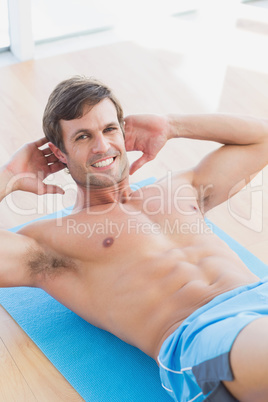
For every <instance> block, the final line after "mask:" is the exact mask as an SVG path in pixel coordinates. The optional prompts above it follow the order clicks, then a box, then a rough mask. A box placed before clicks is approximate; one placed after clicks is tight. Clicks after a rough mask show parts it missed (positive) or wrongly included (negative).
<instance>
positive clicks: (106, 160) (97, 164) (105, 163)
mask: <svg viewBox="0 0 268 402" xmlns="http://www.w3.org/2000/svg"><path fill="white" fill-rule="evenodd" d="M113 160H114V158H108V159H105V161H101V162H97V163H94V165H92V166H94V167H97V168H98V167H104V166H108V165H110V164H111V163H112V162H113Z"/></svg>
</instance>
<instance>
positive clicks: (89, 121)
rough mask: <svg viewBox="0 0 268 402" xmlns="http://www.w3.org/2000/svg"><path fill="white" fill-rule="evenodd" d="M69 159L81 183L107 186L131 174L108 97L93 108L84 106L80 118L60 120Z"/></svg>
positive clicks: (74, 176)
mask: <svg viewBox="0 0 268 402" xmlns="http://www.w3.org/2000/svg"><path fill="white" fill-rule="evenodd" d="M60 124H61V128H62V135H63V142H64V145H65V149H66V153H62V156H63V159H62V158H61V161H62V162H64V163H66V164H67V166H68V169H69V171H70V174H71V175H72V177H73V179H74V180H75V181H76V183H77V184H78V185H80V186H82V187H87V186H88V185H91V186H98V187H107V186H111V185H113V184H115V183H118V182H120V181H121V180H122V179H124V178H125V177H127V175H128V171H129V170H128V167H129V164H128V159H127V155H126V150H125V141H124V137H123V133H122V130H121V127H120V125H119V122H118V118H117V113H116V108H115V106H114V104H113V102H112V101H111V100H110V99H108V98H106V99H103V100H102V101H101V102H99V103H98V104H97V105H95V106H94V107H93V108H91V109H90V108H87V106H85V109H84V114H83V116H82V117H81V118H78V119H73V120H61V121H60Z"/></svg>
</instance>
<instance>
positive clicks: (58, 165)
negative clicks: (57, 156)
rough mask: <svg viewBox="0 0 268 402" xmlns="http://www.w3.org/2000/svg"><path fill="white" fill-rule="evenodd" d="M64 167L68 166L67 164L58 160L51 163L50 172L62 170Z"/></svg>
mask: <svg viewBox="0 0 268 402" xmlns="http://www.w3.org/2000/svg"><path fill="white" fill-rule="evenodd" d="M64 168H66V166H65V165H64V163H62V162H60V161H57V162H55V163H52V164H51V165H49V171H50V174H52V173H56V172H59V171H60V170H62V169H64Z"/></svg>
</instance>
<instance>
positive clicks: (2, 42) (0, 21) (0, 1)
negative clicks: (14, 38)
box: [0, 0, 10, 51]
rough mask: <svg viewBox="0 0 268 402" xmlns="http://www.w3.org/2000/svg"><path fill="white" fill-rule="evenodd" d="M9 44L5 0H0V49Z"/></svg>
mask: <svg viewBox="0 0 268 402" xmlns="http://www.w3.org/2000/svg"><path fill="white" fill-rule="evenodd" d="M9 46H10V39H9V24H8V7H7V0H0V51H4V50H7V49H8V48H9Z"/></svg>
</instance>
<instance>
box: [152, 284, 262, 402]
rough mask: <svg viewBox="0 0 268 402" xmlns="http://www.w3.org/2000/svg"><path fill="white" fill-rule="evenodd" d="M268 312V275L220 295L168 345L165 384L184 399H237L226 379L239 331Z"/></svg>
mask: <svg viewBox="0 0 268 402" xmlns="http://www.w3.org/2000/svg"><path fill="white" fill-rule="evenodd" d="M263 316H268V277H266V278H264V279H262V280H260V281H258V282H255V283H252V284H250V285H247V286H242V287H239V288H236V289H234V290H231V291H229V292H226V293H223V294H221V295H219V296H216V297H215V298H214V299H213V300H211V301H210V302H209V303H208V304H206V305H204V306H203V307H201V308H199V309H198V310H196V311H195V312H194V313H193V314H191V315H190V316H189V317H188V318H187V319H186V320H185V321H184V322H183V323H182V324H181V325H180V326H179V328H178V329H176V331H174V332H173V334H171V335H170V336H169V337H168V338H167V339H166V340H165V341H164V343H163V345H162V347H161V349H160V352H159V356H158V361H159V368H160V377H161V381H162V386H163V387H164V388H165V389H166V390H167V391H168V393H169V394H170V395H171V396H172V397H173V398H174V399H175V400H176V401H179V402H193V401H195V402H200V401H204V400H205V401H209V402H231V401H236V399H235V398H234V397H233V396H232V395H231V394H230V393H229V392H228V390H227V389H226V388H225V387H224V385H223V384H222V382H221V381H224V380H226V381H232V380H233V374H232V370H231V367H230V359H229V354H230V351H231V348H232V345H233V343H234V341H235V339H236V337H237V335H238V334H239V332H240V331H241V330H242V329H243V328H244V327H245V326H246V325H247V324H249V323H250V322H252V321H253V320H256V319H258V318H261V317H263Z"/></svg>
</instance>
